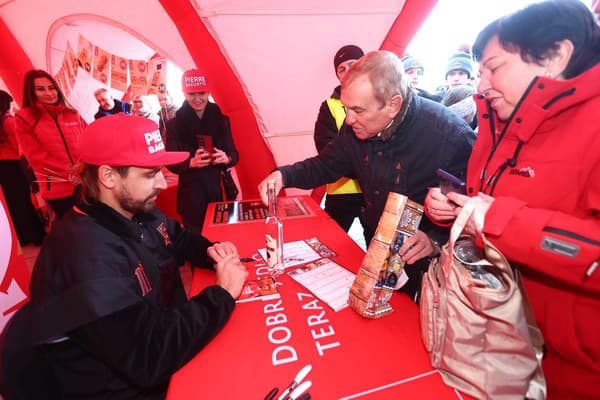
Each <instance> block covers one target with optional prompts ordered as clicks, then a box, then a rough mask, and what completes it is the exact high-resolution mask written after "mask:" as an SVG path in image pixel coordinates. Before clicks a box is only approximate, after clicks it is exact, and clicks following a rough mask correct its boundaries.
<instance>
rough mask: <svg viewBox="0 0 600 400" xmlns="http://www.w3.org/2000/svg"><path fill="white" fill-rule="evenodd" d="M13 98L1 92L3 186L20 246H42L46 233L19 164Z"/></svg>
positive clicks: (0, 184)
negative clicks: (31, 244)
mask: <svg viewBox="0 0 600 400" xmlns="http://www.w3.org/2000/svg"><path fill="white" fill-rule="evenodd" d="M12 102H13V98H12V96H11V95H10V94H8V93H6V92H5V91H4V90H0V187H1V189H2V192H4V197H5V198H6V205H7V207H8V211H9V212H10V216H11V218H12V221H13V224H14V226H15V231H16V232H17V237H18V238H19V243H21V246H25V245H26V244H29V243H33V244H35V245H40V244H41V243H42V240H43V239H44V236H45V235H46V232H45V231H44V226H43V224H42V221H41V220H40V219H39V218H38V216H37V213H36V211H35V208H34V207H33V204H32V203H31V192H30V191H29V184H28V182H27V178H26V177H25V174H24V173H23V170H21V166H20V163H19V149H18V145H17V138H16V135H15V117H14V115H13V112H12Z"/></svg>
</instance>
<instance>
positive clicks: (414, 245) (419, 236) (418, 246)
mask: <svg viewBox="0 0 600 400" xmlns="http://www.w3.org/2000/svg"><path fill="white" fill-rule="evenodd" d="M435 250H436V248H435V246H434V245H433V242H432V241H431V239H429V236H427V234H425V232H423V231H417V232H416V233H415V234H414V235H412V236H410V237H408V238H406V239H405V240H404V244H402V247H400V251H399V253H400V257H402V261H404V262H405V263H407V264H414V263H415V262H417V261H419V260H420V259H422V258H425V257H429V256H433V255H434V253H435Z"/></svg>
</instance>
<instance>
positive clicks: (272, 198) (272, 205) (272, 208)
mask: <svg viewBox="0 0 600 400" xmlns="http://www.w3.org/2000/svg"><path fill="white" fill-rule="evenodd" d="M267 200H268V206H269V210H268V215H269V217H277V195H276V194H275V188H274V187H270V186H269V187H268V188H267Z"/></svg>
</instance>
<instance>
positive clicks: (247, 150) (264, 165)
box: [160, 0, 275, 198]
mask: <svg viewBox="0 0 600 400" xmlns="http://www.w3.org/2000/svg"><path fill="white" fill-rule="evenodd" d="M160 3H161V4H162V6H163V8H164V9H165V11H166V12H167V13H168V14H169V16H170V17H171V19H172V20H173V23H174V24H175V26H176V27H177V30H178V31H179V34H180V35H181V38H182V39H183V41H184V43H185V44H186V46H187V48H188V51H189V52H190V55H191V56H192V59H193V60H194V62H195V63H196V66H197V67H198V68H199V69H201V70H202V71H205V72H206V75H207V78H208V79H209V80H210V82H211V86H212V87H213V90H212V91H211V94H212V96H213V98H214V99H215V101H216V102H217V104H218V105H219V107H221V109H222V110H223V112H224V113H225V114H227V115H228V116H229V118H230V119H231V127H232V132H233V139H234V141H235V144H236V147H237V148H238V150H239V152H240V162H239V164H238V165H237V173H238V177H239V180H240V186H241V189H242V194H243V196H244V197H245V198H249V197H257V196H258V191H257V188H256V187H257V185H258V184H259V183H260V181H261V180H262V179H263V178H264V177H266V176H267V175H268V174H269V172H270V171H271V170H272V169H273V168H275V160H274V158H273V154H272V153H271V151H270V150H269V148H268V147H267V144H266V143H265V140H264V138H263V137H262V134H261V132H260V130H259V128H258V124H257V122H256V117H255V115H254V112H253V109H252V107H251V106H250V102H249V101H248V98H247V97H246V94H245V93H244V91H243V89H242V85H241V84H240V81H239V80H238V78H237V76H236V75H235V73H234V72H233V70H232V69H231V67H230V65H229V63H228V62H227V59H226V58H225V56H224V55H223V53H222V52H221V50H220V48H219V46H218V45H217V43H216V41H215V40H214V39H213V37H212V36H211V34H210V33H209V32H208V30H207V29H206V27H205V26H204V23H203V22H202V19H201V18H200V17H199V16H198V13H197V12H196V10H195V9H194V8H193V7H192V5H191V3H190V1H189V0H160Z"/></svg>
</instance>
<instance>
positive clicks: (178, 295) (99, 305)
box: [4, 114, 247, 399]
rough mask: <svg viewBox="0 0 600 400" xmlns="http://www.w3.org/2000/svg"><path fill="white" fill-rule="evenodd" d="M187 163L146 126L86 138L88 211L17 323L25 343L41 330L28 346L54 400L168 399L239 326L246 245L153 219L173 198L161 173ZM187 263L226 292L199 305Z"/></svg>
mask: <svg viewBox="0 0 600 400" xmlns="http://www.w3.org/2000/svg"><path fill="white" fill-rule="evenodd" d="M187 157H188V153H186V152H167V151H165V149H164V144H163V142H162V139H161V135H160V132H159V130H158V126H157V125H156V124H155V123H153V122H152V121H150V120H148V119H146V118H143V117H134V116H127V115H124V114H118V115H114V116H108V117H105V118H101V119H99V120H98V121H96V122H94V123H93V124H91V125H89V126H88V127H87V128H86V129H85V131H84V134H83V135H82V139H81V162H82V164H81V166H80V177H81V181H82V192H81V201H80V202H79V204H78V205H77V206H76V207H74V208H73V210H71V211H69V212H68V213H67V214H66V215H65V217H64V218H63V219H62V220H61V221H59V222H58V223H57V224H56V225H55V226H54V227H53V229H52V232H51V233H50V234H49V236H48V237H47V239H46V240H45V241H44V245H43V247H42V249H41V251H40V254H39V257H38V259H37V262H36V264H35V267H34V270H33V275H32V280H31V303H30V305H28V306H27V308H24V310H25V311H24V312H25V313H26V314H23V315H24V316H26V317H27V318H28V320H27V319H26V320H24V319H23V318H21V319H20V320H19V319H17V321H15V324H17V325H18V324H19V323H20V324H21V325H22V326H21V328H22V329H21V330H20V332H26V329H27V328H28V326H27V325H28V324H30V325H29V329H30V332H32V335H30V336H28V337H27V336H25V338H24V340H29V341H31V339H33V344H34V345H35V347H34V353H35V352H37V353H38V354H39V353H41V354H42V356H41V358H39V357H38V359H41V360H42V361H43V363H45V364H49V365H50V366H51V369H52V372H53V376H54V379H55V383H56V384H57V386H58V391H59V392H60V395H58V394H57V395H56V397H55V398H62V399H80V398H86V399H101V398H102V399H105V398H111V399H162V398H164V397H165V394H166V390H167V387H168V383H169V379H170V377H171V375H172V374H173V373H175V371H177V370H178V369H179V368H181V367H182V366H183V365H184V364H185V363H186V362H188V361H189V360H190V359H191V358H192V357H194V355H195V354H196V353H198V352H199V351H200V350H201V349H202V348H203V347H204V346H205V345H206V344H207V343H208V342H209V341H210V340H211V339H212V338H213V337H214V336H215V335H216V334H217V333H218V332H219V331H220V330H221V329H222V328H223V326H224V325H225V323H226V322H227V320H228V319H229V317H230V315H231V313H232V311H233V309H234V305H235V298H236V297H238V296H239V294H240V292H241V289H242V286H243V283H244V281H245V279H246V276H247V272H246V270H245V268H244V266H243V265H242V264H241V263H240V260H239V256H238V254H237V250H236V248H235V246H234V245H233V244H232V243H229V242H223V243H217V244H214V243H211V242H209V241H208V240H207V239H206V238H204V237H202V236H199V235H196V234H193V233H190V232H187V231H186V230H184V229H182V228H181V227H180V225H179V224H178V223H177V222H176V221H174V220H172V219H170V218H169V217H167V216H165V215H164V214H163V213H161V212H160V211H158V210H156V209H155V208H154V205H155V201H156V197H157V195H158V193H159V191H160V190H162V189H164V188H166V182H165V179H164V176H163V174H162V172H161V167H162V166H164V165H169V164H173V163H178V162H181V161H183V160H185V159H186V158H187ZM185 260H189V261H191V262H192V263H193V264H195V265H200V266H204V267H207V268H214V269H215V271H216V284H215V285H213V286H209V287H207V288H206V289H204V290H203V291H202V292H200V293H199V294H198V295H196V296H194V297H192V298H191V299H190V300H189V301H188V300H187V298H186V295H185V292H184V289H183V285H182V282H181V279H180V277H179V273H178V266H179V265H181V264H182V263H183V262H184V261H185ZM19 312H20V311H19ZM11 332H19V326H13V328H11ZM7 337H11V338H13V339H12V340H15V339H14V338H15V335H14V334H12V335H10V334H9V335H8V336H7ZM4 345H5V346H9V345H10V347H11V349H13V351H14V348H15V345H16V344H15V343H10V344H7V343H5V344H4ZM21 345H22V343H21ZM29 345H30V346H31V342H30V343H29ZM24 354H26V353H24ZM13 375H15V374H13ZM17 376H18V375H17ZM5 383H6V382H5ZM9 384H12V386H13V387H14V386H16V385H18V383H15V382H9ZM22 384H23V383H22ZM22 387H23V386H21V388H22ZM51 397H52V396H51Z"/></svg>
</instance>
